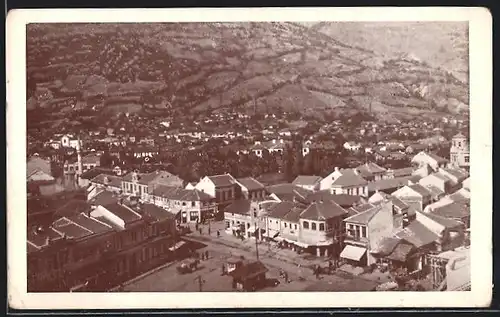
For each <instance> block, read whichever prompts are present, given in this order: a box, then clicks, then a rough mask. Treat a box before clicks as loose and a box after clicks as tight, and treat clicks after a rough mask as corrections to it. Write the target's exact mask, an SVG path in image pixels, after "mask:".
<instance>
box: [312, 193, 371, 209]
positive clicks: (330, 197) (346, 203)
mask: <svg viewBox="0 0 500 317" xmlns="http://www.w3.org/2000/svg"><path fill="white" fill-rule="evenodd" d="M306 201H307V202H309V203H312V202H315V201H333V202H335V203H337V204H338V205H340V206H341V207H344V208H346V207H351V206H353V205H356V204H359V203H363V202H365V199H364V198H363V197H361V196H357V195H347V194H335V195H334V194H332V193H331V192H330V191H329V190H320V191H317V192H313V193H310V194H309V195H307V197H306Z"/></svg>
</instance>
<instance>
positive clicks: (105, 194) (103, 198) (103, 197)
mask: <svg viewBox="0 0 500 317" xmlns="http://www.w3.org/2000/svg"><path fill="white" fill-rule="evenodd" d="M116 202H118V197H116V195H115V194H114V193H112V192H110V191H107V190H103V191H102V192H100V193H98V194H97V195H95V196H94V197H93V198H92V199H91V200H90V203H91V204H92V205H94V206H99V205H102V206H104V205H109V204H112V203H116Z"/></svg>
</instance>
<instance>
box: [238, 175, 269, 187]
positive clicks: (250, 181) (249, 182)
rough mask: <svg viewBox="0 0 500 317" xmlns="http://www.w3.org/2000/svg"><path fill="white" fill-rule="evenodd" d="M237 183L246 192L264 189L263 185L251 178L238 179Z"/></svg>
mask: <svg viewBox="0 0 500 317" xmlns="http://www.w3.org/2000/svg"><path fill="white" fill-rule="evenodd" d="M237 181H238V183H240V184H241V185H243V186H244V187H245V188H246V189H248V190H258V189H264V188H265V186H264V184H262V183H261V182H259V181H258V180H256V179H255V178H253V177H245V178H238V180H237Z"/></svg>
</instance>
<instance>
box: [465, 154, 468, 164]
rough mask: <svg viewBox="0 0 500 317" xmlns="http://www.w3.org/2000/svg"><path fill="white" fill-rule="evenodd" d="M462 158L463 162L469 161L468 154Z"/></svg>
mask: <svg viewBox="0 0 500 317" xmlns="http://www.w3.org/2000/svg"><path fill="white" fill-rule="evenodd" d="M464 160H465V163H469V156H468V155H466V156H464Z"/></svg>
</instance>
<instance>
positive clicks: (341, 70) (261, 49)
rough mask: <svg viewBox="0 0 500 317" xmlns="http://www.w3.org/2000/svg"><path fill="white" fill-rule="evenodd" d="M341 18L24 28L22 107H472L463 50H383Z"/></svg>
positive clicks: (177, 110) (60, 110)
mask: <svg viewBox="0 0 500 317" xmlns="http://www.w3.org/2000/svg"><path fill="white" fill-rule="evenodd" d="M338 24H339V23H320V24H314V25H301V24H295V23H238V24H229V23H182V24H180V23H163V24H147V25H138V24H135V25H133V24H83V25H75V24H73V25H71V24H69V25H68V24H57V25H48V24H44V25H36V24H30V25H28V30H27V36H28V39H27V72H28V74H27V77H28V83H27V84H28V94H29V95H28V109H31V110H34V109H39V110H42V109H43V112H44V113H48V114H53V115H54V116H56V117H57V116H58V117H64V116H65V115H64V114H65V113H67V112H71V111H72V110H73V109H88V110H90V109H92V112H93V113H94V114H95V113H98V114H109V113H116V112H138V111H143V112H148V113H152V114H158V115H163V114H169V115H172V114H177V115H182V114H183V113H188V112H192V113H202V112H204V111H213V110H218V109H223V108H229V107H230V108H237V109H241V110H242V111H247V112H249V111H250V112H251V111H254V109H272V108H276V107H279V108H281V109H284V110H299V111H305V112H309V113H310V114H315V115H317V114H319V113H322V112H346V111H354V112H356V111H367V110H371V111H372V112H373V113H374V114H375V115H377V116H379V117H380V118H388V117H395V116H408V115H410V116H415V115H436V114H437V115H439V114H443V113H450V112H451V113H458V112H460V111H466V110H468V100H469V98H468V86H467V84H466V82H465V80H464V79H462V80H460V79H458V78H459V77H460V76H458V75H460V74H461V72H463V71H465V70H466V68H464V66H463V63H460V62H459V61H462V62H463V61H464V60H460V58H459V57H456V56H461V54H462V53H459V52H457V53H456V56H455V57H453V59H452V60H449V61H448V64H447V63H446V62H444V61H443V58H446V57H447V56H448V57H449V56H450V54H448V53H447V52H450V51H454V49H455V48H454V46H453V45H452V44H450V43H449V42H446V41H443V42H442V44H441V45H442V46H443V47H444V51H443V52H442V54H441V55H439V50H438V52H436V53H434V51H432V52H430V51H429V53H428V55H426V56H424V55H423V53H422V51H425V49H420V50H418V51H417V50H415V52H414V54H409V53H404V52H403V53H401V52H400V51H394V53H392V54H389V53H390V52H392V51H393V50H392V48H391V45H390V44H389V43H387V44H386V45H385V46H383V45H378V46H377V45H376V43H374V42H377V41H374V40H373V38H375V39H376V37H374V36H372V37H371V39H372V40H370V37H369V36H368V35H366V34H369V33H370V32H368V30H366V29H363V27H362V26H358V29H359V30H357V31H354V30H351V29H353V27H350V29H348V30H349V31H346V30H343V29H338V28H337V27H336V25H338ZM342 25H344V24H342ZM345 25H346V26H345V27H347V25H348V24H345ZM356 25H358V24H356ZM377 32H380V31H377ZM411 32H413V33H412V34H413V36H414V38H415V39H417V38H418V39H419V40H418V41H413V40H412V41H410V40H408V41H407V42H412V43H413V42H415V44H414V45H417V46H423V45H426V44H425V43H427V42H426V40H425V39H427V38H428V35H426V36H425V37H422V38H420V37H419V36H420V35H419V34H421V33H422V32H421V30H419V29H418V28H415V29H413V28H407V29H406V31H405V32H393V34H392V35H391V36H387V38H391V41H392V42H393V43H394V42H397V41H398V40H397V36H399V37H400V41H401V39H402V38H406V39H407V38H408V33H411ZM360 34H361V35H363V34H364V37H362V38H363V40H358V39H359V38H361V37H360V36H361V35H360ZM457 34H458V35H457ZM457 34H455V35H456V36H457V37H458V36H459V33H457ZM412 39H413V38H412ZM353 42H354V43H353ZM378 42H383V41H378ZM464 42H465V40H464ZM354 44H355V45H354ZM361 45H362V46H361ZM382 46H383V47H382ZM381 47H382V48H381ZM408 47H409V48H411V45H409V46H408ZM384 49H386V51H387V52H385V53H384V52H383V50H384ZM462 49H463V50H465V49H466V48H465V47H462ZM388 52H389V53H388ZM464 52H465V51H464ZM462 55H463V54H462ZM466 55H467V54H465V56H466ZM416 56H418V57H416ZM440 58H441V59H440ZM436 63H437V64H438V65H441V67H435V66H433V65H435V64H436ZM455 74H458V75H455Z"/></svg>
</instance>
